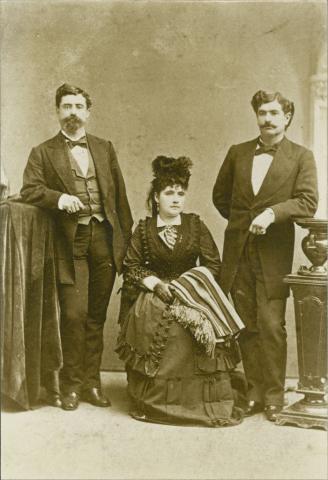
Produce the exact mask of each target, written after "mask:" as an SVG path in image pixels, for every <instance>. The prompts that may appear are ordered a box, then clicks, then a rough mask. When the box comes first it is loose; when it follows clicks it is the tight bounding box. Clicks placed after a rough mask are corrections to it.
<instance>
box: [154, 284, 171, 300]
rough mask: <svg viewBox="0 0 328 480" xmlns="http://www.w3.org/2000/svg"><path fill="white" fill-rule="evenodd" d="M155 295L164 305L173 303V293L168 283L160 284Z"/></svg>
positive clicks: (156, 287) (155, 290)
mask: <svg viewBox="0 0 328 480" xmlns="http://www.w3.org/2000/svg"><path fill="white" fill-rule="evenodd" d="M154 293H155V295H157V296H158V298H160V299H161V300H162V302H164V303H172V302H173V295H172V293H171V290H170V286H169V284H168V283H164V282H158V283H157V284H156V285H155V287H154Z"/></svg>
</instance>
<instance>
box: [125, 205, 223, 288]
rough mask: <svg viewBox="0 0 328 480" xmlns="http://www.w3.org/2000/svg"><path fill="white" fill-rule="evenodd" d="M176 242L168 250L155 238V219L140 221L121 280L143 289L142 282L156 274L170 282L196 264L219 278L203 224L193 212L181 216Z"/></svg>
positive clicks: (217, 260)
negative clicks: (204, 267)
mask: <svg viewBox="0 0 328 480" xmlns="http://www.w3.org/2000/svg"><path fill="white" fill-rule="evenodd" d="M181 220H182V221H181V226H179V227H178V239H177V241H176V244H175V246H174V248H173V250H171V249H170V248H169V247H168V246H167V245H166V244H165V243H164V242H163V240H162V239H161V237H160V236H159V235H158V229H157V225H156V217H146V218H145V219H143V220H140V222H139V224H138V226H137V228H136V229H135V231H134V234H133V236H132V239H131V244H130V247H129V248H128V251H127V255H126V258H125V260H124V280H125V282H128V283H130V284H134V285H138V286H139V287H140V288H143V285H142V283H141V281H142V279H143V278H145V277H147V276H149V275H155V276H156V277H159V278H161V279H162V280H167V281H170V280H172V279H174V278H177V277H179V276H180V275H181V274H182V273H184V272H185V271H187V270H189V269H190V268H193V267H195V266H196V265H197V264H199V265H203V266H206V267H207V268H208V269H209V270H210V271H211V272H212V273H213V275H214V276H215V277H216V278H218V276H219V271H220V266H221V261H220V255H219V251H218V249H217V247H216V244H215V242H214V240H213V238H212V236H211V234H210V232H209V230H208V228H207V227H206V226H205V224H204V223H203V222H202V221H201V220H200V218H199V216H198V215H195V214H193V213H190V214H182V215H181Z"/></svg>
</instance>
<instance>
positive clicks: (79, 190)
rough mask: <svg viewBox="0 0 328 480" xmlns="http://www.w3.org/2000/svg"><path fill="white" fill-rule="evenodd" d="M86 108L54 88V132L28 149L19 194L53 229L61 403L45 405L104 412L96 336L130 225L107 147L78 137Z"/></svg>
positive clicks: (73, 93)
mask: <svg viewBox="0 0 328 480" xmlns="http://www.w3.org/2000/svg"><path fill="white" fill-rule="evenodd" d="M90 107H91V100H90V97H89V95H88V94H87V93H86V92H85V91H83V90H82V89H81V88H79V87H76V86H72V85H68V84H64V85H62V86H61V87H59V88H58V90H57V92H56V109H57V115H58V119H59V123H60V125H61V130H60V132H59V133H58V134H57V135H56V136H55V137H54V138H51V139H50V140H47V141H46V142H44V143H42V144H41V145H39V146H37V147H35V148H33V149H32V151H31V154H30V156H29V159H28V163H27V166H26V168H25V171H24V180H23V187H22V190H21V195H22V197H23V199H24V200H25V201H26V202H29V203H32V204H34V205H38V206H40V207H44V208H47V209H48V210H49V212H51V214H52V215H53V218H54V222H55V230H56V231H55V242H56V259H57V267H58V268H57V273H58V284H59V301H60V310H61V340H62V349H63V368H62V370H61V372H60V383H61V392H62V398H61V399H60V398H59V395H56V394H54V396H53V398H52V403H53V404H54V405H56V406H60V405H61V406H62V408H63V409H65V410H75V409H76V408H77V407H78V405H79V401H80V398H81V397H82V399H84V400H86V401H88V402H89V403H92V404H93V405H96V406H99V407H106V406H109V405H110V402H109V400H108V399H107V398H106V397H105V396H104V395H103V393H102V391H101V384H100V373H99V370H100V364H101V356H102V351H103V328H104V323H105V320H106V312H107V307H108V303H109V299H110V295H111V291H112V288H113V285H114V280H115V275H116V272H118V273H120V272H121V268H122V261H123V258H124V256H125V252H126V247H127V243H128V240H129V238H130V234H131V227H132V223H133V222H132V217H131V212H130V207H129V203H128V199H127V196H126V191H125V185H124V180H123V177H122V173H121V170H120V167H119V164H118V161H117V158H116V154H115V151H114V148H113V145H112V144H111V142H110V141H106V140H103V139H101V138H98V137H95V136H93V135H90V134H89V133H86V132H85V125H86V123H87V120H88V118H89V114H90Z"/></svg>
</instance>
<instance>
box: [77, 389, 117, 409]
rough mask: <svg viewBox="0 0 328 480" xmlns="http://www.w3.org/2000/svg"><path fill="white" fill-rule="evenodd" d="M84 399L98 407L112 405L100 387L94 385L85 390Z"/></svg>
mask: <svg viewBox="0 0 328 480" xmlns="http://www.w3.org/2000/svg"><path fill="white" fill-rule="evenodd" d="M82 399H83V400H85V401H86V402H88V403H91V404H92V405H95V406H96V407H110V406H111V403H110V401H109V400H108V398H106V397H105V395H104V394H103V393H102V391H101V389H100V388H97V387H94V388H89V389H88V390H84V392H83V395H82Z"/></svg>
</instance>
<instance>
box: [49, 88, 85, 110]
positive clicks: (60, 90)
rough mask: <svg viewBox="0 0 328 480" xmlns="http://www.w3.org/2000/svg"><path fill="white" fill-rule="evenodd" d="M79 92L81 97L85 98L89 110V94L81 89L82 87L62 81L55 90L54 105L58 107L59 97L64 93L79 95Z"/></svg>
mask: <svg viewBox="0 0 328 480" xmlns="http://www.w3.org/2000/svg"><path fill="white" fill-rule="evenodd" d="M79 94H81V95H82V97H84V98H85V102H86V105H87V109H88V110H89V108H90V107H91V105H92V102H91V98H90V96H89V94H88V93H87V92H86V91H84V90H82V88H80V87H76V86H75V85H70V84H69V83H64V84H63V85H61V86H60V87H59V88H57V90H56V107H57V108H59V105H60V102H61V99H62V97H64V96H65V95H79Z"/></svg>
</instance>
